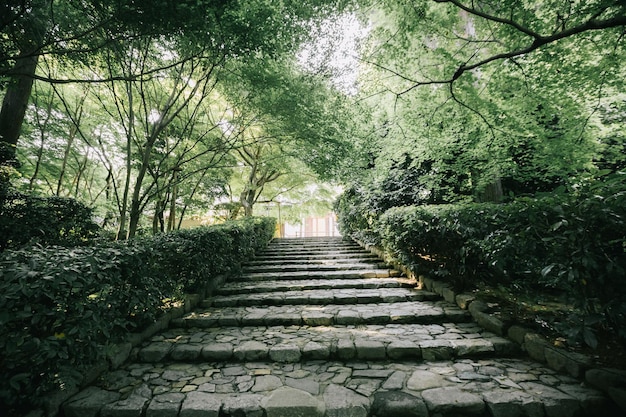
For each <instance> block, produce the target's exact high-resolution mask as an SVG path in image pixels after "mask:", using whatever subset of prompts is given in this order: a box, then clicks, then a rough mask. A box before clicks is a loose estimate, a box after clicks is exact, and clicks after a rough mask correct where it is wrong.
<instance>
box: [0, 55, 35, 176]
mask: <svg viewBox="0 0 626 417" xmlns="http://www.w3.org/2000/svg"><path fill="white" fill-rule="evenodd" d="M38 60H39V57H38V56H37V55H28V56H25V57H23V58H18V59H17V60H16V61H15V66H14V67H13V71H12V72H13V73H15V74H16V75H14V76H13V77H12V78H11V80H10V81H9V85H8V87H7V90H6V94H5V95H4V99H3V100H2V108H1V109H0V164H5V163H9V164H11V163H12V162H13V161H14V160H15V154H16V151H17V140H18V139H19V137H20V132H21V130H22V123H23V122H24V115H25V114H26V108H27V107H28V101H29V99H30V94H31V91H32V89H33V79H34V78H33V77H34V75H35V71H36V70H37V61H38Z"/></svg>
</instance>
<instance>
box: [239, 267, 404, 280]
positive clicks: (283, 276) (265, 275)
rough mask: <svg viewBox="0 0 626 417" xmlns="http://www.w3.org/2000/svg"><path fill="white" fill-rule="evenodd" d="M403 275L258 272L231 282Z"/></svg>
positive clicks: (392, 271)
mask: <svg viewBox="0 0 626 417" xmlns="http://www.w3.org/2000/svg"><path fill="white" fill-rule="evenodd" d="M401 275H402V273H401V272H400V271H397V270H395V269H360V270H345V271H293V272H283V273H276V272H258V273H256V272H255V273H246V274H243V275H241V276H238V277H232V278H231V282H241V281H245V282H250V281H278V280H281V281H282V280H319V279H329V280H337V279H344V280H348V279H362V278H389V277H400V276H401Z"/></svg>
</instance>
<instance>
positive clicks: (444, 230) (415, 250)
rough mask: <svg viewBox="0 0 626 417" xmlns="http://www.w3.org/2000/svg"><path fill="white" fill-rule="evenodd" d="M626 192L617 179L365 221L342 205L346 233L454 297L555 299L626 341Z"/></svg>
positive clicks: (360, 210) (362, 210) (357, 209)
mask: <svg viewBox="0 0 626 417" xmlns="http://www.w3.org/2000/svg"><path fill="white" fill-rule="evenodd" d="M625 188H626V187H625V186H624V175H622V174H616V175H613V176H610V177H605V178H601V179H595V180H594V181H590V182H589V183H588V184H585V185H583V186H580V187H579V188H578V189H576V190H574V191H573V192H569V193H565V192H560V193H559V192H557V193H554V194H551V195H543V196H538V197H534V198H528V197H527V198H519V199H517V200H515V201H513V202H510V203H503V204H495V203H470V204H450V205H431V206H407V207H395V208H392V209H390V210H387V211H386V212H385V213H383V214H382V215H380V216H370V217H369V218H368V221H367V222H365V221H363V219H365V218H367V216H368V213H370V212H369V211H367V210H368V208H367V204H366V203H363V201H360V200H359V198H358V196H347V197H346V196H344V197H342V200H340V203H339V204H338V205H337V207H338V209H339V210H338V215H339V217H340V224H341V225H342V232H343V233H344V235H352V236H356V237H358V238H360V239H361V238H362V237H363V236H367V237H368V242H369V243H374V244H378V245H380V246H382V247H383V248H384V249H385V250H386V251H387V252H388V253H390V254H391V255H392V256H394V257H395V258H397V259H398V260H399V261H400V262H402V263H403V264H405V265H407V266H409V267H412V268H413V270H415V271H416V272H417V273H420V274H425V275H436V276H439V277H440V278H442V279H444V280H447V281H448V283H450V284H451V285H452V286H454V287H456V288H457V289H463V288H467V287H471V286H475V285H476V283H478V282H482V283H487V284H489V285H493V286H500V285H504V286H507V287H508V288H511V289H514V290H515V289H516V288H517V289H527V290H529V291H536V292H543V291H550V292H557V293H559V294H562V295H564V296H566V297H568V299H569V300H570V301H573V302H574V303H575V305H576V307H577V308H578V310H579V311H581V312H582V314H583V316H584V318H582V319H581V320H579V321H581V322H585V320H586V321H589V320H592V318H593V320H592V321H594V322H597V321H598V320H597V317H601V319H602V322H603V323H605V324H607V325H610V326H611V327H612V328H613V329H614V331H616V332H618V333H619V335H620V336H621V337H622V338H625V339H626V281H625V280H626V278H625V271H626V192H625V191H623V190H624V189H625ZM351 201H355V202H356V204H354V205H352V206H350V203H351ZM590 340H591V339H590V338H586V340H585V341H586V342H587V343H588V344H593V343H589V341H590Z"/></svg>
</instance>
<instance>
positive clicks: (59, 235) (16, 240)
mask: <svg viewBox="0 0 626 417" xmlns="http://www.w3.org/2000/svg"><path fill="white" fill-rule="evenodd" d="M3 194H4V195H3V196H2V197H3V198H0V251H2V250H5V249H7V248H13V249H16V248H19V247H21V246H24V245H26V244H33V243H40V244H42V245H59V246H77V245H82V244H86V243H89V242H90V241H91V240H92V239H93V238H95V237H96V236H97V234H98V232H99V227H98V225H96V224H95V223H94V222H93V221H92V210H91V209H90V208H89V207H87V206H85V205H83V204H82V203H80V202H78V201H77V200H74V199H71V198H62V197H37V196H33V195H27V194H22V193H20V192H17V191H15V190H12V189H10V188H9V189H7V190H5V192H4V193H3Z"/></svg>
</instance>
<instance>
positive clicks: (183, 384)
mask: <svg viewBox="0 0 626 417" xmlns="http://www.w3.org/2000/svg"><path fill="white" fill-rule="evenodd" d="M414 286H415V283H414V282H411V281H409V280H407V279H406V278H403V277H400V276H399V273H398V272H397V271H394V270H391V269H389V268H388V267H387V266H386V265H383V264H381V263H380V260H379V259H377V258H376V257H374V256H372V255H370V254H369V253H367V252H364V251H363V250H362V249H361V248H360V247H358V246H357V245H356V244H353V243H348V242H343V241H341V240H340V239H338V238H324V239H322V238H311V239H278V240H275V241H273V242H272V244H271V245H270V246H269V247H268V249H267V250H266V251H264V252H263V253H261V254H258V256H257V257H256V258H255V260H254V261H251V262H249V264H248V265H247V266H246V268H245V271H244V274H243V275H242V276H241V277H239V278H237V279H232V280H231V281H230V282H228V283H227V284H225V285H224V287H223V288H222V289H221V290H220V291H219V293H218V295H217V296H216V297H214V298H212V299H211V300H206V301H205V302H204V303H203V305H202V307H201V308H199V309H197V310H196V311H194V312H192V313H190V314H188V315H186V316H184V317H183V318H181V319H178V320H174V321H173V322H172V326H171V328H170V329H168V330H166V331H164V332H162V333H160V334H158V335H157V336H154V337H152V338H151V339H150V340H149V341H148V342H146V343H144V344H143V345H142V346H141V347H140V348H139V349H137V350H136V351H135V355H134V357H135V361H134V362H133V363H130V364H127V365H125V366H123V367H122V368H121V369H119V370H116V371H112V372H110V373H108V374H106V375H105V376H104V377H103V378H101V379H100V380H99V381H98V383H97V384H95V385H94V386H92V387H89V388H87V389H86V390H84V391H83V392H81V393H79V394H78V395H77V396H75V397H73V398H72V399H70V400H69V401H68V402H67V403H66V404H65V406H64V411H65V415H66V416H67V417H70V416H80V417H85V416H144V415H145V416H148V417H153V416H181V417H193V416H214V417H226V416H230V417H264V416H266V417H275V416H293V417H296V416H302V417H305V416H319V417H322V416H337V417H352V416H354V417H360V416H363V417H365V416H368V415H369V416H389V417H392V416H416V417H420V416H423V417H433V416H439V415H441V416H447V415H463V416H508V417H511V416H538V417H540V416H555V417H557V416H558V417H560V416H575V415H603V416H604V415H609V414H607V412H605V411H603V408H604V407H605V405H606V404H607V403H606V401H605V398H604V397H603V396H602V395H601V394H600V393H598V392H597V391H595V390H592V389H589V388H586V387H584V386H582V385H581V383H580V381H578V380H576V379H573V378H571V377H568V376H564V375H559V374H556V373H555V372H554V371H552V370H550V369H547V368H545V367H543V366H542V365H540V364H538V363H535V362H532V361H530V360H527V359H524V358H523V357H521V356H520V352H519V350H518V346H517V345H516V344H514V343H512V342H510V341H509V340H507V339H504V338H501V337H497V336H495V335H494V334H491V333H489V332H486V331H484V330H483V329H482V328H481V327H479V326H478V325H476V324H475V323H473V322H472V321H471V320H470V316H469V315H468V313H467V312H466V311H464V310H461V309H459V308H458V307H456V306H455V305H452V304H448V303H446V302H444V301H442V300H441V299H440V298H439V297H438V296H436V295H435V294H433V293H429V292H426V291H422V290H417V289H415V288H414Z"/></svg>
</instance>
